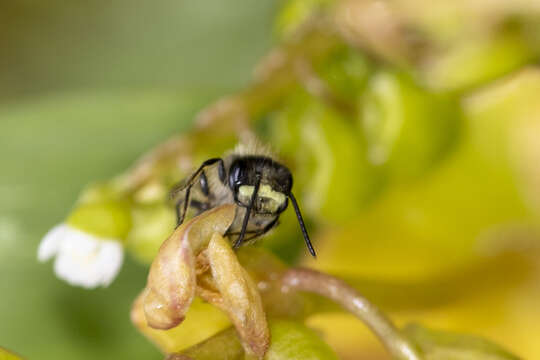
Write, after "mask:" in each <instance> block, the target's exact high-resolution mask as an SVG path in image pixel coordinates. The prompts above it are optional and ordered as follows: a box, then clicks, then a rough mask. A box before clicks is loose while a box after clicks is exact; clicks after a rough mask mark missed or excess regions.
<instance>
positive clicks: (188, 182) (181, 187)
mask: <svg viewBox="0 0 540 360" xmlns="http://www.w3.org/2000/svg"><path fill="white" fill-rule="evenodd" d="M215 163H218V166H219V167H218V173H219V179H220V180H221V182H223V183H225V180H226V174H225V164H224V162H223V159H222V158H213V159H208V160H206V161H205V162H203V163H202V164H201V166H199V168H198V169H197V170H196V171H195V172H194V173H193V174H191V176H190V177H189V178H188V179H187V180H185V181H181V182H180V183H178V184H177V185H176V186H174V187H173V189H172V190H171V192H170V194H169V196H170V197H171V198H174V197H175V195H176V194H177V193H179V192H181V191H184V190H186V191H187V189H188V188H190V187H191V186H193V184H194V183H195V182H196V181H197V178H198V177H199V176H200V175H201V174H202V172H203V171H204V169H205V168H207V167H208V166H212V165H214V164H215ZM205 177H206V176H205Z"/></svg>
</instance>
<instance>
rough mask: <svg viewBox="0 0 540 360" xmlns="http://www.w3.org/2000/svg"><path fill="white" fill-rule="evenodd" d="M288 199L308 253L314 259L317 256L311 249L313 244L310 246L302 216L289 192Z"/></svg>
mask: <svg viewBox="0 0 540 360" xmlns="http://www.w3.org/2000/svg"><path fill="white" fill-rule="evenodd" d="M289 198H290V199H291V202H292V204H293V207H294V212H295V213H296V218H297V219H298V223H299V224H300V229H301V230H302V234H303V235H304V241H305V242H306V246H307V248H308V250H309V253H310V254H311V256H313V257H314V258H316V257H317V254H316V253H315V249H314V248H313V244H311V240H309V235H308V233H307V230H306V225H305V224H304V219H303V218H302V214H301V213H300V208H299V207H298V203H297V202H296V198H295V197H294V195H293V193H292V192H289Z"/></svg>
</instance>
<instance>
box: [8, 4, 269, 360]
mask: <svg viewBox="0 0 540 360" xmlns="http://www.w3.org/2000/svg"><path fill="white" fill-rule="evenodd" d="M275 10H276V5H275V3H274V2H272V1H257V2H253V1H247V0H233V1H227V2H223V1H205V2H201V1H196V0H187V1H186V0H183V1H172V0H171V1H169V0H164V1H161V0H159V1H151V2H149V1H131V0H130V1H126V0H118V1H116V0H113V1H72V2H67V3H66V2H63V1H46V2H39V1H37V2H36V1H26V0H25V1H1V2H0V166H1V170H0V346H4V347H6V348H9V349H13V350H16V351H17V352H19V353H20V354H22V355H24V356H25V357H27V358H29V359H43V360H45V359H161V358H162V356H161V355H160V354H159V353H158V351H157V350H156V349H155V348H154V347H153V345H151V344H150V343H149V342H148V341H147V340H146V339H144V338H143V337H142V335H140V334H138V333H137V332H136V330H135V329H134V328H133V327H132V325H131V323H130V322H129V309H130V306H131V302H132V301H133V299H134V298H135V296H136V294H137V293H138V292H139V291H140V289H141V288H142V287H143V286H144V284H145V280H146V269H145V268H144V267H142V266H140V265H137V264H135V263H134V262H133V261H132V260H131V259H130V258H129V256H126V258H127V261H126V263H125V266H124V267H123V269H122V271H121V274H120V276H119V278H118V279H117V281H115V282H114V284H113V285H112V286H110V287H109V288H107V289H100V290H95V291H91V292H90V291H86V290H82V289H80V288H75V287H71V286H69V285H67V284H66V283H64V282H62V281H60V280H58V279H56V278H55V276H54V273H53V271H52V268H51V266H50V264H49V265H43V264H38V263H37V261H36V249H37V245H38V243H39V241H40V239H41V237H42V236H43V234H44V233H45V232H46V231H47V230H48V229H49V228H50V227H51V226H52V225H54V224H55V223H58V222H61V221H62V220H63V218H64V217H65V216H66V214H67V213H68V212H69V209H70V208H71V207H72V205H73V203H74V202H75V200H76V199H77V195H78V193H79V192H80V190H81V189H82V187H83V186H84V185H86V184H87V183H89V182H92V181H96V180H104V179H108V178H110V177H111V176H113V175H115V174H117V173H118V172H120V171H123V170H124V169H125V168H127V167H128V166H129V165H131V163H132V162H133V161H134V160H135V159H136V158H137V157H138V156H140V155H141V154H142V153H144V152H145V151H147V150H148V149H150V148H151V147H152V146H154V145H156V144H157V143H159V142H160V141H163V140H164V139H166V138H167V137H169V136H170V135H171V134H173V133H175V132H178V131H180V130H183V129H186V127H187V126H188V124H190V122H191V121H192V119H193V116H194V114H195V113H196V112H197V111H198V110H200V109H201V107H202V106H203V105H206V104H207V103H209V102H210V101H211V100H212V99H214V98H216V96H218V95H222V94H225V93H228V92H231V91H234V90H237V89H239V88H240V87H242V86H243V85H245V84H246V83H247V81H248V80H249V79H250V76H251V71H252V68H253V66H254V65H255V63H256V62H257V60H258V59H259V58H260V57H261V56H262V55H263V54H264V53H265V52H266V51H267V50H268V49H269V48H270V46H271V45H272V41H273V40H272V34H271V32H272V26H271V25H272V18H273V15H274V13H275Z"/></svg>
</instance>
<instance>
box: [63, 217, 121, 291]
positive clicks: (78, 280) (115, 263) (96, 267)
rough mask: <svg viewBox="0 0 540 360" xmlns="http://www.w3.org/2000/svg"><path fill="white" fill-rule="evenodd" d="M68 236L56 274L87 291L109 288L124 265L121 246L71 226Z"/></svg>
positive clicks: (64, 242) (116, 242)
mask: <svg viewBox="0 0 540 360" xmlns="http://www.w3.org/2000/svg"><path fill="white" fill-rule="evenodd" d="M65 237H66V239H65V241H63V242H62V243H61V244H60V248H59V250H58V255H57V257H56V262H55V264H54V270H55V273H56V275H57V276H58V277H59V278H61V279H63V280H65V281H67V282H68V283H70V284H71V285H75V286H82V287H85V288H87V289H91V288H95V287H98V286H100V285H104V286H107V285H109V284H110V282H111V281H112V280H113V279H114V277H115V276H116V274H117V273H118V271H119V270H120V266H121V265H122V259H123V250H122V245H121V244H120V243H119V242H118V241H115V240H110V239H101V238H98V237H96V236H93V235H90V234H88V233H85V232H82V231H80V230H77V229H74V228H72V227H68V228H67V232H66V235H65Z"/></svg>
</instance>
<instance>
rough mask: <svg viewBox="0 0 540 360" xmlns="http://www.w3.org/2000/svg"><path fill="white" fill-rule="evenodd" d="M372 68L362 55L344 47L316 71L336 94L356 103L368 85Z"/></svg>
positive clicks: (319, 65) (326, 59) (316, 67)
mask: <svg viewBox="0 0 540 360" xmlns="http://www.w3.org/2000/svg"><path fill="white" fill-rule="evenodd" d="M371 67H372V64H371V63H370V62H369V61H368V59H367V58H366V57H365V56H363V54H362V53H360V52H359V51H357V50H354V49H351V48H350V47H346V46H343V47H340V48H339V49H337V51H335V52H333V53H332V54H330V55H329V56H328V57H327V58H325V59H324V61H323V62H322V63H320V64H317V65H316V66H315V71H316V72H317V74H318V75H319V76H320V77H321V78H322V80H323V81H324V82H325V84H326V85H327V86H328V87H329V89H330V90H331V91H332V92H333V93H334V94H336V95H337V96H339V97H340V98H343V99H345V100H349V101H351V102H355V101H356V99H357V97H358V95H359V94H360V93H361V92H362V91H363V90H364V88H365V86H366V84H367V80H368V76H369V74H370V72H371Z"/></svg>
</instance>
